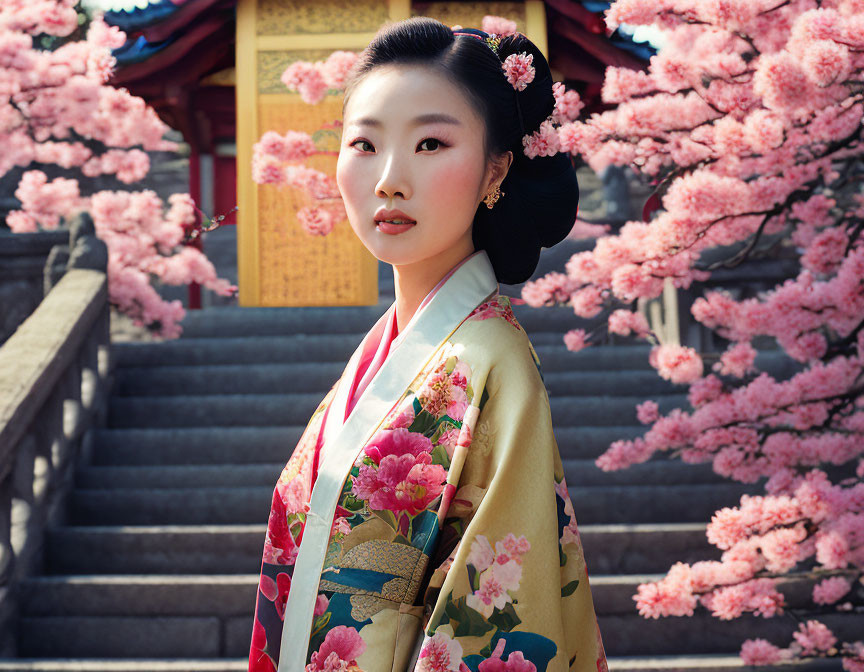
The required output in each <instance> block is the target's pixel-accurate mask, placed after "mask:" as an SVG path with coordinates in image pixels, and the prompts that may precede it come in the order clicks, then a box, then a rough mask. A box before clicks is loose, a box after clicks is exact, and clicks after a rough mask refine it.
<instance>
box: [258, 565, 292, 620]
mask: <svg viewBox="0 0 864 672" xmlns="http://www.w3.org/2000/svg"><path fill="white" fill-rule="evenodd" d="M258 589H259V590H260V591H261V594H262V595H263V596H264V597H266V598H267V599H268V600H270V601H271V602H272V603H273V606H274V607H275V608H276V613H277V614H279V618H280V619H284V618H285V603H286V602H287V601H288V593H290V592H291V577H290V576H288V574H287V573H286V572H279V573H278V574H277V575H276V580H275V581H274V580H273V579H271V578H270V577H269V576H267V575H266V574H263V573H262V574H261V579H260V581H259V583H258Z"/></svg>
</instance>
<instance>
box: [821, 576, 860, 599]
mask: <svg viewBox="0 0 864 672" xmlns="http://www.w3.org/2000/svg"><path fill="white" fill-rule="evenodd" d="M851 589H852V582H851V581H849V579H847V578H845V577H842V576H832V577H829V578H827V579H823V580H822V581H820V582H819V583H817V584H816V585H815V586H813V601H814V602H815V603H816V604H834V603H835V602H837V600H839V599H840V598H841V597H843V596H844V595H846V593H848V592H849V591H850V590H851Z"/></svg>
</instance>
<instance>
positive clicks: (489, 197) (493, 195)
mask: <svg viewBox="0 0 864 672" xmlns="http://www.w3.org/2000/svg"><path fill="white" fill-rule="evenodd" d="M503 195H504V192H503V191H501V189H500V188H499V187H498V185H497V184H496V185H495V187H494V189H492V191H490V192H489V193H488V194H486V198H484V199H483V202H484V203H485V204H486V207H487V208H489V209H490V210H491V209H492V206H493V205H495V203H496V202H497V201H498V198H499V197H500V196H503Z"/></svg>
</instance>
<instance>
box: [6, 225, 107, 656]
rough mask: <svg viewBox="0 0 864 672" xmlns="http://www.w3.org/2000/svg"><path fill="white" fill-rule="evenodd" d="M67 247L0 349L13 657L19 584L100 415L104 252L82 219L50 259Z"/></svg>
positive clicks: (58, 513) (103, 405)
mask: <svg viewBox="0 0 864 672" xmlns="http://www.w3.org/2000/svg"><path fill="white" fill-rule="evenodd" d="M20 235H27V234H20ZM67 254H68V265H67V266H66V269H65V272H64V273H63V274H62V277H60V278H59V281H57V282H56V284H55V285H53V286H52V287H51V288H50V291H49V292H48V293H47V294H46V296H45V298H44V299H43V300H42V302H41V303H40V304H39V305H38V306H37V307H36V309H35V310H34V311H33V313H32V314H31V315H30V316H29V317H28V318H27V319H26V320H25V321H24V322H23V324H21V325H20V326H19V327H18V329H17V330H16V331H15V333H13V334H12V335H11V336H10V337H9V339H8V340H7V341H6V342H5V343H4V344H3V346H2V347H0V656H14V655H15V654H16V652H15V639H16V638H15V635H14V632H15V630H16V629H17V627H16V618H17V612H18V607H19V601H18V596H17V592H16V588H17V586H18V584H19V582H20V580H21V579H22V578H25V577H27V576H29V575H32V574H35V573H39V572H40V571H41V570H42V567H43V549H44V538H45V530H46V528H47V527H53V526H55V525H61V524H63V523H65V522H66V520H65V516H66V512H67V511H68V506H67V503H66V499H67V496H68V494H69V493H70V491H71V489H72V484H73V478H74V472H75V469H76V467H77V466H79V465H80V464H83V463H84V462H86V461H87V460H89V453H90V450H91V447H90V445H91V437H92V432H90V431H89V430H90V429H91V428H95V427H100V426H104V423H105V419H106V414H107V397H108V394H109V390H110V386H111V378H112V373H111V369H112V366H111V362H110V314H109V304H108V283H107V276H106V268H107V259H108V253H107V249H106V248H105V244H104V243H103V242H102V241H101V240H99V239H98V238H96V237H95V235H94V234H93V223H92V220H90V218H89V217H87V216H84V217H82V219H81V220H80V221H78V222H76V223H75V224H73V226H72V228H71V231H70V244H69V250H68V251H67V250H58V251H57V252H56V254H55V255H54V256H57V255H61V256H65V255H67Z"/></svg>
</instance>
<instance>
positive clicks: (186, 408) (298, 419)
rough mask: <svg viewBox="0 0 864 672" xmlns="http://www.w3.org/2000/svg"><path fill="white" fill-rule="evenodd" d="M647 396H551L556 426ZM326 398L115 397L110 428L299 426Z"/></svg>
mask: <svg viewBox="0 0 864 672" xmlns="http://www.w3.org/2000/svg"><path fill="white" fill-rule="evenodd" d="M643 401H645V396H644V395H639V396H625V395H614V396H612V395H602V396H601V395H594V396H591V397H577V396H555V397H552V398H550V399H549V406H550V408H551V412H552V421H553V423H554V424H555V426H556V427H561V426H580V425H584V424H589V423H590V424H593V425H616V426H621V425H630V426H636V425H638V424H639V421H638V419H637V417H636V405H637V404H639V403H642V402H643ZM656 401H657V405H658V406H659V412H660V414H661V415H662V414H666V413H669V412H670V411H671V410H672V409H674V408H684V409H685V410H686V409H687V408H688V407H689V404H688V403H687V396H686V395H685V394H675V395H672V394H667V395H663V396H658V397H657V399H656ZM320 402H321V395H320V394H317V393H314V394H313V393H299V394H212V395H208V396H193V395H176V396H173V397H113V396H112V397H111V398H110V400H109V402H108V427H111V428H121V429H124V428H132V427H214V426H218V427H225V426H229V427H230V426H250V425H252V426H259V425H299V424H304V426H305V423H306V422H308V420H309V417H310V415H311V414H312V412H313V411H314V410H315V409H316V408H317V406H318V404H319V403H320Z"/></svg>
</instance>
